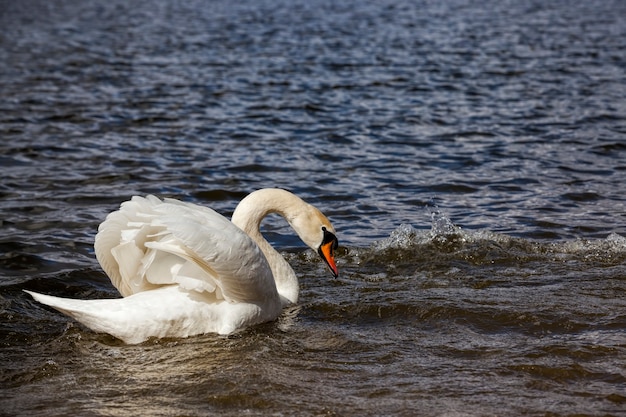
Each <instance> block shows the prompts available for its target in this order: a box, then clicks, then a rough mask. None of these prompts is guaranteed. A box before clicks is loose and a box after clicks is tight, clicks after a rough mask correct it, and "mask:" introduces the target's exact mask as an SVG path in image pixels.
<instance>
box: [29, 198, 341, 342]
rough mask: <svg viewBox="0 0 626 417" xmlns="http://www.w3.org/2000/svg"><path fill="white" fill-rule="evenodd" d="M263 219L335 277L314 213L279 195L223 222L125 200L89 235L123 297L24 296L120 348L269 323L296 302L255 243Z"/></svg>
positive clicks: (178, 207) (286, 269) (291, 283)
mask: <svg viewBox="0 0 626 417" xmlns="http://www.w3.org/2000/svg"><path fill="white" fill-rule="evenodd" d="M269 213H278V214H280V215H282V216H283V217H284V218H285V219H286V220H287V221H288V222H289V224H290V225H291V227H293V229H294V230H295V231H296V232H297V233H298V235H299V236H300V238H301V239H302V241H303V242H304V243H306V244H307V245H308V246H309V247H310V248H312V249H314V250H316V251H318V253H319V254H320V256H321V257H322V259H324V261H325V262H326V263H327V265H328V266H329V268H330V269H331V271H332V273H333V274H334V275H335V277H336V276H337V275H338V272H337V266H336V264H335V259H334V251H335V249H336V247H337V238H336V237H335V229H334V228H333V226H332V225H331V224H330V222H329V221H328V219H327V218H326V217H325V216H324V215H323V214H322V213H321V212H320V211H319V210H318V209H316V208H315V207H313V206H312V205H310V204H307V203H306V202H304V201H303V200H301V199H300V198H298V197H296V196H295V195H293V194H291V193H289V192H287V191H285V190H280V189H262V190H258V191H255V192H253V193H252V194H250V195H248V196H247V197H246V198H244V199H243V200H242V201H241V202H240V203H239V205H238V206H237V208H236V210H235V212H234V214H233V217H232V222H231V221H228V219H226V218H225V217H223V216H221V215H220V214H218V213H216V212H215V211H213V210H211V209H209V208H206V207H201V206H198V205H195V204H190V203H183V202H180V201H177V200H173V199H165V200H163V201H161V200H160V199H158V198H156V197H154V196H148V197H146V198H143V197H133V198H132V199H131V200H130V201H126V202H124V203H122V205H121V207H120V209H119V210H118V211H115V212H113V213H110V214H109V215H108V216H107V218H106V220H105V221H104V222H103V223H102V224H101V225H100V227H99V228H98V234H97V235H96V238H95V244H94V248H95V252H96V257H97V258H98V261H99V262H100V265H102V268H103V269H104V271H105V272H106V273H107V275H108V276H109V278H110V279H111V282H112V283H113V285H114V286H115V287H116V288H117V289H118V290H119V292H120V293H121V294H122V296H123V297H124V298H115V299H103V300H75V299H68V298H59V297H53V296H49V295H43V294H38V293H35V292H32V291H26V292H28V293H29V294H31V295H32V296H33V297H34V298H35V299H36V300H37V301H39V302H41V303H43V304H47V305H49V306H51V307H53V308H55V309H57V310H59V311H61V312H62V313H65V314H67V315H69V316H71V317H73V318H74V319H76V320H78V321H79V322H81V323H83V324H84V325H86V326H87V327H89V328H90V329H92V330H94V331H96V332H104V333H109V334H111V335H113V336H115V337H117V338H119V339H121V340H123V341H124V342H126V343H129V344H134V343H141V342H143V341H145V340H147V339H148V338H150V337H187V336H192V335H197V334H203V333H219V334H229V333H232V332H234V331H236V330H239V329H242V328H245V327H247V326H250V325H253V324H258V323H262V322H266V321H271V320H274V319H276V318H277V317H278V316H279V315H280V313H281V310H282V309H283V307H284V306H286V305H288V304H292V303H296V302H297V301H298V292H299V287H298V279H297V277H296V274H295V273H294V271H293V269H291V267H290V266H289V264H288V263H287V261H286V260H285V259H284V258H283V257H282V256H281V255H280V254H279V253H278V252H277V251H276V250H274V249H273V248H272V246H271V245H270V244H269V243H268V242H267V241H266V240H265V239H264V238H263V236H262V234H261V232H260V230H259V227H260V223H261V220H262V219H263V218H264V217H265V216H266V215H268V214H269Z"/></svg>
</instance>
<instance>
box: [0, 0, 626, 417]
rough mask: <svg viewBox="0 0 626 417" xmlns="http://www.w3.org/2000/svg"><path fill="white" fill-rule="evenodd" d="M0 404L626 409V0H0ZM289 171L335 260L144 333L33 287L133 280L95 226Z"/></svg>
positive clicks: (97, 291)
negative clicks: (103, 262)
mask: <svg viewBox="0 0 626 417" xmlns="http://www.w3.org/2000/svg"><path fill="white" fill-rule="evenodd" d="M0 26H2V28H3V29H2V33H0V61H1V62H2V63H3V65H2V66H0V97H1V100H0V137H1V138H2V141H1V144H0V165H1V166H2V181H1V182H0V207H1V211H0V212H1V218H0V226H1V230H2V234H1V237H0V317H1V319H0V323H1V324H0V335H1V337H0V340H1V342H0V349H1V354H0V369H1V374H0V388H1V390H2V395H1V396H0V410H1V411H0V414H3V415H11V416H21V415H24V416H26V415H28V416H36V415H46V416H48V415H59V416H62V415H72V416H74V415H101V416H127V415H140V414H141V415H155V416H157V415H187V416H196V415H197V416H200V415H213V414H224V415H391V414H395V415H426V416H453V415H470V416H472V415H476V416H478V415H481V416H482V415H542V416H565V415H613V416H617V415H624V413H625V411H624V410H626V367H625V363H626V296H625V294H626V292H625V290H626V280H625V278H624V277H625V276H626V238H625V236H626V221H625V220H626V207H625V201H626V199H625V197H624V195H626V188H625V186H624V183H625V180H626V172H625V171H626V164H625V163H624V161H625V160H626V140H625V138H626V135H625V134H626V120H625V117H624V115H625V114H626V74H625V69H626V58H625V56H624V50H626V3H624V2H621V1H589V2H575V1H553V2H508V1H504V2H496V1H488V2H473V1H462V0H451V1H448V2H430V1H416V2H410V1H402V0H400V1H379V2H360V1H346V2H332V1H321V0H319V1H318V0H313V1H311V0H307V1H290V2H287V1H264V0H261V1H256V2H246V1H244V2H232V1H219V0H218V1H211V2H204V1H195V2H194V1H190V2H185V3H182V4H174V3H173V2H165V1H140V2H122V1H117V0H109V1H107V2H99V1H71V0H68V1H63V2H38V1H29V2H9V1H4V2H0ZM268 186H273V187H283V188H288V189H290V190H292V191H294V192H295V193H297V194H299V195H301V196H302V197H303V198H305V199H307V200H308V201H310V202H312V203H314V204H315V205H317V206H318V207H320V208H321V209H322V210H323V211H324V212H325V213H326V214H327V215H328V216H329V217H330V218H331V219H332V221H333V223H334V224H335V226H336V228H337V229H338V234H339V238H340V243H341V248H340V253H339V267H340V270H341V276H340V278H339V279H337V280H333V279H332V278H330V276H329V274H328V272H327V271H325V269H324V265H322V263H321V261H319V260H318V259H317V257H316V255H315V254H313V253H312V252H309V251H304V250H303V248H302V244H301V243H300V242H299V241H298V240H297V238H294V237H293V236H292V234H291V232H290V230H289V228H288V227H287V226H286V224H285V223H284V222H282V221H280V219H278V218H274V217H272V218H269V219H268V220H267V221H266V223H265V224H264V230H265V232H266V233H267V235H268V237H269V239H270V240H271V241H272V242H273V243H274V244H275V245H276V246H278V247H279V248H280V249H281V250H282V251H283V253H284V255H285V256H286V257H287V259H288V260H289V261H290V263H291V264H292V265H293V267H294V269H295V270H296V271H297V272H298V274H299V276H300V277H301V286H302V292H301V303H300V305H298V306H297V307H294V308H292V309H290V310H288V311H286V312H285V314H284V315H283V316H282V317H281V318H280V319H279V320H278V321H277V322H275V323H268V324H266V325H262V326H258V327H255V328H252V329H249V330H247V331H245V332H243V333H240V334H237V335H234V336H231V337H217V336H213V335H206V336H201V337H194V338H189V339H184V340H151V341H148V342H146V343H144V344H142V345H138V346H125V345H123V344H121V343H120V342H119V341H117V340H115V339H113V338H112V337H110V336H106V335H100V334H95V333H92V332H90V331H88V330H86V329H85V328H83V327H81V326H79V325H78V324H76V323H75V322H73V321H71V320H69V319H68V318H66V317H64V316H62V315H60V314H58V313H56V312H54V311H52V310H49V309H46V308H44V307H42V306H41V305H37V304H36V303H34V302H33V301H31V299H30V298H29V297H28V296H27V295H26V294H24V293H23V292H22V289H30V290H35V291H39V292H45V293H50V294H56V295H62V296H66V297H76V298H103V297H115V296H116V295H117V293H116V291H115V290H114V288H113V287H112V286H111V284H110V282H109V280H108V278H107V277H106V276H105V275H104V274H103V272H102V271H101V269H100V267H99V265H98V264H97V262H96V261H95V258H94V255H93V249H92V244H93V237H94V235H95V232H96V229H97V225H98V224H99V223H100V222H101V221H102V220H103V219H104V217H105V216H106V214H107V213H108V212H110V211H112V210H114V209H115V208H116V207H117V206H118V205H119V203H120V202H121V201H123V200H125V199H127V198H129V197H130V196H131V195H134V194H147V193H154V194H157V195H159V196H171V197H175V198H179V199H183V200H186V201H192V202H197V203H201V204H206V205H210V206H212V207H213V208H215V209H217V210H218V211H220V212H222V213H224V214H225V215H230V214H231V213H232V210H233V209H234V207H235V206H236V203H237V202H238V201H239V200H240V199H241V198H242V197H243V196H244V195H246V194H247V193H248V192H250V191H252V190H254V189H257V188H261V187H268Z"/></svg>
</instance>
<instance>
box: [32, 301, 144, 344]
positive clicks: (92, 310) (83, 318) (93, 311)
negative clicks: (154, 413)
mask: <svg viewBox="0 0 626 417" xmlns="http://www.w3.org/2000/svg"><path fill="white" fill-rule="evenodd" d="M24 292H26V293H28V294H30V295H31V296H32V297H33V298H34V299H35V300H36V301H38V302H40V303H41V304H45V305H47V306H50V307H52V308H54V309H55V310H58V311H60V312H61V313H63V314H65V315H67V316H69V317H71V318H73V319H74V320H76V321H78V322H80V323H81V324H83V325H85V326H86V327H88V328H89V329H91V330H93V331H95V332H97V333H108V334H110V335H112V336H115V337H117V338H118V339H121V340H123V341H124V342H126V343H129V344H134V343H141V342H143V341H144V340H146V339H147V338H146V337H144V336H142V335H141V334H139V333H137V332H136V331H135V330H136V329H133V328H132V327H134V326H124V325H123V324H122V323H123V322H124V321H121V320H120V317H117V316H119V314H116V313H119V312H120V309H119V304H118V303H119V301H120V300H122V299H116V298H113V299H101V300H77V299H72V298H61V297H54V296H52V295H45V294H40V293H37V292H34V291H28V290H24ZM121 324H122V325H121Z"/></svg>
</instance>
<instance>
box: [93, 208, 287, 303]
mask: <svg viewBox="0 0 626 417" xmlns="http://www.w3.org/2000/svg"><path fill="white" fill-rule="evenodd" d="M98 230H99V231H98V235H97V236H96V242H95V245H94V246H95V250H96V257H97V258H98V261H99V262H100V264H101V265H102V268H103V269H104V270H105V272H106V273H107V274H108V275H109V277H110V278H111V282H112V283H113V285H115V287H116V288H117V289H118V290H119V291H120V293H121V294H122V295H123V296H128V295H131V294H134V293H137V292H141V291H145V290H147V289H150V288H154V287H155V286H159V285H171V284H178V285H180V286H181V287H183V288H185V289H187V290H193V291H198V292H205V293H214V294H215V297H216V298H218V299H221V298H223V299H226V300H227V301H230V302H254V301H262V300H264V299H267V298H268V297H277V296H278V295H277V294H278V293H277V291H276V286H275V283H274V279H273V277H272V273H271V270H270V268H269V265H268V263H267V260H266V259H265V256H264V255H263V253H262V252H261V250H260V249H259V248H258V246H257V245H256V243H255V242H254V241H253V240H252V239H251V238H250V237H249V236H248V235H247V234H245V233H244V232H243V231H242V230H241V229H239V228H238V227H237V226H235V225H234V224H233V223H231V222H230V221H229V220H228V219H226V218H225V217H223V216H222V215H220V214H218V213H217V212H215V211H214V210H211V209H210V208H207V207H202V206H198V205H195V204H191V203H184V202H180V201H178V200H172V199H166V200H164V201H161V200H159V199H158V198H156V197H154V196H147V197H146V198H143V197H133V198H132V199H131V200H130V201H127V202H124V203H122V205H121V207H120V210H118V211H116V212H113V213H111V214H110V215H109V216H107V219H106V220H105V221H104V222H103V223H102V224H101V225H100V228H99V229H98Z"/></svg>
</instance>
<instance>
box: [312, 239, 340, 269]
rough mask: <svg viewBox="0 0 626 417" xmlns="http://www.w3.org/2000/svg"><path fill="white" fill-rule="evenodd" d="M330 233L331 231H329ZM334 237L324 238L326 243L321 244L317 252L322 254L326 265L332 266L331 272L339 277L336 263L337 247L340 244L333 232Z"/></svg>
mask: <svg viewBox="0 0 626 417" xmlns="http://www.w3.org/2000/svg"><path fill="white" fill-rule="evenodd" d="M329 234H330V233H329ZM331 236H332V238H331V239H330V240H328V241H326V239H324V243H322V245H321V246H320V248H319V249H318V250H317V252H318V253H319V254H320V256H321V257H322V259H323V260H324V262H326V265H328V267H329V268H330V270H331V272H332V273H333V275H334V276H335V278H337V277H338V276H339V270H338V269H337V264H336V263H335V249H337V246H338V245H339V242H338V241H337V238H336V237H335V236H333V235H332V234H331Z"/></svg>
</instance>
